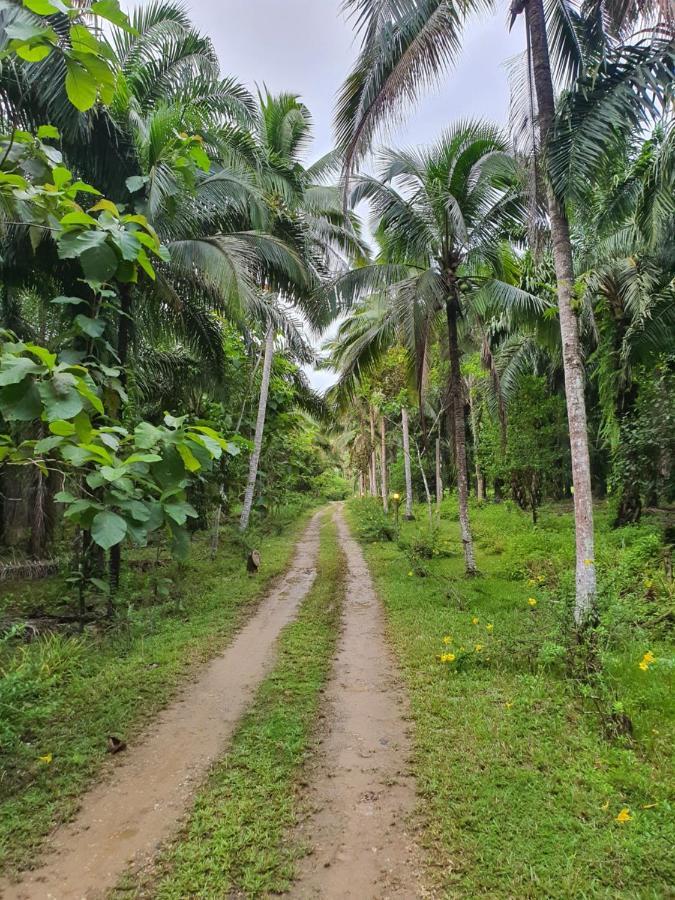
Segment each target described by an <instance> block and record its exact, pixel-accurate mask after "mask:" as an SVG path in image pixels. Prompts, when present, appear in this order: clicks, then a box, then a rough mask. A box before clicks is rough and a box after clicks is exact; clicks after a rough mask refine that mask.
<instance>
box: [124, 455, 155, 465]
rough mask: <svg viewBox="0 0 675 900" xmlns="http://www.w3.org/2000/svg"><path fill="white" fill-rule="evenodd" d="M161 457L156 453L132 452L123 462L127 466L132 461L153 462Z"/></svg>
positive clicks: (132, 462) (131, 463)
mask: <svg viewBox="0 0 675 900" xmlns="http://www.w3.org/2000/svg"><path fill="white" fill-rule="evenodd" d="M161 460H162V457H161V456H160V455H159V454H158V453H132V454H131V456H129V457H128V458H127V459H126V460H125V462H126V464H127V465H128V466H131V465H133V464H134V463H155V462H161Z"/></svg>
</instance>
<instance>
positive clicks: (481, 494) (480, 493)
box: [469, 387, 485, 503]
mask: <svg viewBox="0 0 675 900" xmlns="http://www.w3.org/2000/svg"><path fill="white" fill-rule="evenodd" d="M469 409H470V410H471V434H472V435H473V459H474V466H475V470H476V500H478V502H479V503H480V502H481V501H482V500H485V478H484V477H483V473H482V472H481V470H480V463H479V460H478V418H477V416H476V404H475V403H474V401H473V397H472V395H471V387H469Z"/></svg>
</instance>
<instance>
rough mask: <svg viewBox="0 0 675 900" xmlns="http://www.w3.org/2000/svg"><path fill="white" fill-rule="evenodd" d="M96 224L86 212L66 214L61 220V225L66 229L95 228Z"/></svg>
mask: <svg viewBox="0 0 675 900" xmlns="http://www.w3.org/2000/svg"><path fill="white" fill-rule="evenodd" d="M97 224H98V223H97V221H96V219H95V218H94V217H93V216H90V215H89V214H88V213H86V212H82V211H81V210H80V211H79V212H71V213H66V214H65V216H64V217H63V218H62V219H61V225H63V227H64V228H66V227H67V226H68V225H94V226H96V225H97Z"/></svg>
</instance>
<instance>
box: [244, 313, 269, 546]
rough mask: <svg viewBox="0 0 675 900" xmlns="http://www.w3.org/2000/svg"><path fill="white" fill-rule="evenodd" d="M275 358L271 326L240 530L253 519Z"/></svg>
mask: <svg viewBox="0 0 675 900" xmlns="http://www.w3.org/2000/svg"><path fill="white" fill-rule="evenodd" d="M273 357H274V328H273V327H272V326H271V325H270V326H269V327H268V329H267V335H266V336H265V358H264V360H263V370H262V379H261V381H260V398H259V400H258V418H257V420H256V423H255V437H254V439H253V453H251V459H250V460H249V464H248V481H247V482H246V493H245V494H244V505H243V507H242V510H241V518H240V519H239V530H240V531H246V529H247V528H248V523H249V519H250V518H251V507H252V506H253V495H254V493H255V483H256V480H257V478H258V464H259V463H260V451H261V449H262V441H263V432H264V431H265V416H266V415H267V398H268V396H269V392H270V376H271V374H272V359H273Z"/></svg>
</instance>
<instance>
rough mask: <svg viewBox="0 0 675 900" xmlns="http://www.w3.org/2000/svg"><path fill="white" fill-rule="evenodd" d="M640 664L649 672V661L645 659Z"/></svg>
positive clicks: (643, 669)
mask: <svg viewBox="0 0 675 900" xmlns="http://www.w3.org/2000/svg"><path fill="white" fill-rule="evenodd" d="M638 665H639V667H640V668H641V669H642V671H643V672H647V671H648V669H649V663H648V662H645V661H644V659H643V660H642V662H640V663H638Z"/></svg>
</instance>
